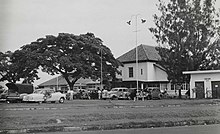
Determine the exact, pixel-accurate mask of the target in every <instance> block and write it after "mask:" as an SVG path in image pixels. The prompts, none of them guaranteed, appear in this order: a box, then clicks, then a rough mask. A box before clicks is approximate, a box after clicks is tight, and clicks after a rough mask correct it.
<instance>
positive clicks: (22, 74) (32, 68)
mask: <svg viewBox="0 0 220 134" xmlns="http://www.w3.org/2000/svg"><path fill="white" fill-rule="evenodd" d="M31 57H32V56H31V55H29V53H28V52H26V51H23V50H16V51H15V52H14V53H13V52H11V51H8V52H6V53H2V52H0V75H1V78H0V81H8V82H13V83H16V82H18V81H20V80H23V83H32V82H34V80H36V79H39V77H38V75H37V73H38V71H37V69H38V65H36V64H33V63H32V59H31Z"/></svg>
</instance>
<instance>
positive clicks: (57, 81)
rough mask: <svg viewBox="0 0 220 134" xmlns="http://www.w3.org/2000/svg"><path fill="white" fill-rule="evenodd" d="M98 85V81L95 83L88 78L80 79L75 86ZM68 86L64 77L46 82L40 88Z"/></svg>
mask: <svg viewBox="0 0 220 134" xmlns="http://www.w3.org/2000/svg"><path fill="white" fill-rule="evenodd" d="M96 83H100V82H99V81H98V80H96V81H93V80H92V79H88V78H85V79H84V78H80V79H78V80H77V81H76V83H75V84H74V86H79V85H80V86H83V85H87V84H96ZM57 84H58V85H59V86H62V85H68V83H67V82H66V80H65V79H64V78H63V76H58V77H55V78H52V79H50V80H48V81H45V82H43V83H41V84H40V85H38V86H54V85H57Z"/></svg>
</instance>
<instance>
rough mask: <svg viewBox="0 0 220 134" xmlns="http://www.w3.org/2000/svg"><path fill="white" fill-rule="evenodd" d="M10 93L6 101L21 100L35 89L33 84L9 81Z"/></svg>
mask: <svg viewBox="0 0 220 134" xmlns="http://www.w3.org/2000/svg"><path fill="white" fill-rule="evenodd" d="M6 86H7V87H8V93H7V95H6V102H7V103H10V102H21V101H22V100H23V97H24V96H25V95H27V94H31V93H33V91H34V88H33V85H32V84H17V83H7V84H6Z"/></svg>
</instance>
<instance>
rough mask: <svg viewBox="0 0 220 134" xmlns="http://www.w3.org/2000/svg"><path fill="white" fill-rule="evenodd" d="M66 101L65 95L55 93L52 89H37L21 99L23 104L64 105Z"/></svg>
mask: <svg viewBox="0 0 220 134" xmlns="http://www.w3.org/2000/svg"><path fill="white" fill-rule="evenodd" d="M65 99H66V94H62V93H61V92H55V91H54V90H53V89H38V90H35V91H34V93H32V94H29V95H26V96H24V97H23V101H24V102H39V103H42V102H52V103H55V102H59V103H64V100H65Z"/></svg>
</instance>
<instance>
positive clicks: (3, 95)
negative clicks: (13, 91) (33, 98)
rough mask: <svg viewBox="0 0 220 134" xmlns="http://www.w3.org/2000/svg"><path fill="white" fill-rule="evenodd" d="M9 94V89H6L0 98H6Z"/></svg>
mask: <svg viewBox="0 0 220 134" xmlns="http://www.w3.org/2000/svg"><path fill="white" fill-rule="evenodd" d="M7 95H8V90H6V89H5V90H4V91H3V92H2V93H1V94H0V100H4V101H5V100H6V97H7Z"/></svg>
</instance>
